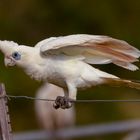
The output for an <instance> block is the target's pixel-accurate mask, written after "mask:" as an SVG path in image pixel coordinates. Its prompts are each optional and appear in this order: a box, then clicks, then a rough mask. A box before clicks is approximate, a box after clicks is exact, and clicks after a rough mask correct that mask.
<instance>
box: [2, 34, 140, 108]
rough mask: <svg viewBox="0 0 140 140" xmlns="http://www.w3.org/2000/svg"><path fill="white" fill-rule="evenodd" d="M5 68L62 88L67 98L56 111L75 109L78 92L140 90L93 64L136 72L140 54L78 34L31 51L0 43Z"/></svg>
mask: <svg viewBox="0 0 140 140" xmlns="http://www.w3.org/2000/svg"><path fill="white" fill-rule="evenodd" d="M0 50H1V51H2V52H3V53H4V55H5V65H6V66H14V65H17V66H19V67H21V68H23V69H24V71H25V72H26V73H27V74H28V75H29V76H31V77H32V78H34V79H36V80H43V81H45V82H48V83H53V84H55V85H57V86H60V87H62V88H63V89H64V91H65V97H60V96H59V97H57V99H56V101H55V104H54V106H55V108H59V107H61V108H69V107H71V102H70V101H71V100H76V94H77V89H78V88H87V87H91V86H96V85H100V84H118V85H125V86H130V87H133V88H138V89H140V84H139V83H134V82H132V81H130V80H123V79H120V78H119V77H117V76H114V75H112V74H109V73H106V72H103V71H101V70H99V69H97V68H94V67H92V66H91V65H90V64H108V63H113V64H115V65H118V66H120V67H123V68H125V69H128V70H132V71H135V70H137V69H138V67H137V66H135V65H134V64H132V63H133V62H136V61H138V58H139V56H140V51H139V50H138V49H137V48H135V47H133V46H131V45H129V44H128V43H127V42H125V41H122V40H118V39H114V38H111V37H107V36H100V35H86V34H77V35H69V36H63V37H51V38H48V39H45V40H43V41H41V42H39V43H37V44H36V45H35V47H29V46H25V45H18V44H17V43H15V42H13V41H0Z"/></svg>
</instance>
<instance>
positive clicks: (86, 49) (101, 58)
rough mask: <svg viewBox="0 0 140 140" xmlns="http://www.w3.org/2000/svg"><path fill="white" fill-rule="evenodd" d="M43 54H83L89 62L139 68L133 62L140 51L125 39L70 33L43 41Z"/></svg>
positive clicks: (130, 68) (133, 68) (41, 46)
mask: <svg viewBox="0 0 140 140" xmlns="http://www.w3.org/2000/svg"><path fill="white" fill-rule="evenodd" d="M44 42H45V41H44ZM40 51H41V53H43V54H55V55H60V54H64V55H68V56H82V57H84V58H85V59H84V60H83V61H85V62H86V63H89V64H107V63H114V64H116V65H118V66H121V67H123V68H126V69H129V70H136V69H138V68H137V67H136V66H135V65H133V64H131V63H132V62H136V61H138V59H137V58H139V57H140V51H139V50H138V49H137V48H135V47H133V46H131V45H130V44H128V43H127V42H125V41H122V40H118V39H114V38H111V37H107V36H97V35H84V34H80V35H69V36H64V37H58V38H55V39H52V40H50V41H47V42H45V43H41V45H40Z"/></svg>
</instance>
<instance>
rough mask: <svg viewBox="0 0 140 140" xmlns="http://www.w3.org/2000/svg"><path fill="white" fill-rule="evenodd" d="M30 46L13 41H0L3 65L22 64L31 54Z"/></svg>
mask: <svg viewBox="0 0 140 140" xmlns="http://www.w3.org/2000/svg"><path fill="white" fill-rule="evenodd" d="M31 49H32V47H27V46H23V45H18V44H17V43H15V42H13V41H0V51H1V52H2V53H3V54H4V63H5V66H15V65H23V64H24V63H27V62H28V61H29V60H28V58H29V57H28V56H29V55H30V56H31V52H30V51H31Z"/></svg>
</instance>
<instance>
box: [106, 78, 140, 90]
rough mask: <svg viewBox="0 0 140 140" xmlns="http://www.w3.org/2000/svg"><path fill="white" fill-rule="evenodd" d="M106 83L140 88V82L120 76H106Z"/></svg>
mask: <svg viewBox="0 0 140 140" xmlns="http://www.w3.org/2000/svg"><path fill="white" fill-rule="evenodd" d="M104 80H105V84H109V85H112V86H121V87H130V88H135V89H138V90H140V82H135V81H131V80H125V79H119V78H104Z"/></svg>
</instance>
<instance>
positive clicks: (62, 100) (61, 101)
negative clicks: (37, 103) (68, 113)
mask: <svg viewBox="0 0 140 140" xmlns="http://www.w3.org/2000/svg"><path fill="white" fill-rule="evenodd" d="M53 107H54V108H55V109H58V108H62V109H66V108H70V107H72V103H71V102H70V100H69V99H68V98H67V97H65V96H64V97H62V96H57V98H56V100H55V103H54V104H53Z"/></svg>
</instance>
